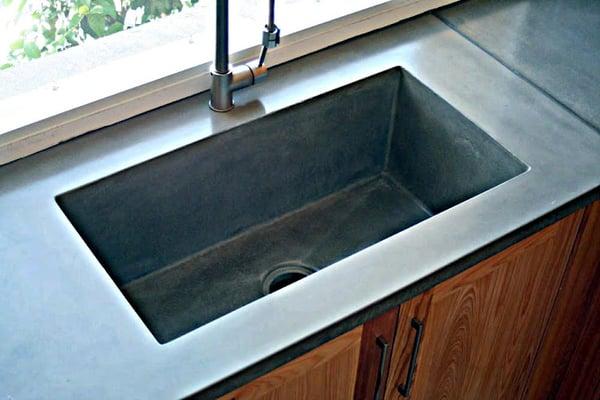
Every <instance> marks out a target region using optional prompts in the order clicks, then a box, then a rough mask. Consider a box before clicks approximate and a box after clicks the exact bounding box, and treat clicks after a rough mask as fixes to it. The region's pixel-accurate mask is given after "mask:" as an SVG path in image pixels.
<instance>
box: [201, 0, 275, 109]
mask: <svg viewBox="0 0 600 400" xmlns="http://www.w3.org/2000/svg"><path fill="white" fill-rule="evenodd" d="M216 22H217V24H216V27H217V31H216V46H215V62H214V64H213V66H212V68H211V71H210V74H211V78H212V84H211V94H210V102H209V107H210V108H211V109H212V110H213V111H217V112H226V111H229V110H231V109H232V108H233V92H234V91H235V90H238V89H241V88H244V87H247V86H251V85H254V84H255V83H256V82H258V81H259V80H261V79H262V78H265V77H266V74H267V67H266V66H265V65H264V63H265V59H266V55H267V50H268V49H270V48H274V47H276V46H277V45H278V44H279V38H280V33H279V28H277V25H275V0H269V21H268V23H267V24H266V25H265V29H264V31H263V38H262V48H261V52H260V56H259V57H258V58H257V59H256V60H253V61H251V62H249V63H247V64H242V65H237V66H234V67H231V66H230V65H229V1H228V0H217V21H216Z"/></svg>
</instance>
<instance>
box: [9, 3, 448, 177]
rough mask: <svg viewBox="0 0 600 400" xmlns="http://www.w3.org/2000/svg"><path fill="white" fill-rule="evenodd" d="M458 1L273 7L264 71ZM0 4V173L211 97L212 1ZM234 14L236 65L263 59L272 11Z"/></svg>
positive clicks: (259, 8) (240, 7)
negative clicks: (274, 29)
mask: <svg viewBox="0 0 600 400" xmlns="http://www.w3.org/2000/svg"><path fill="white" fill-rule="evenodd" d="M454 1H456V0H348V1H340V0H277V2H276V22H277V25H278V26H279V27H280V29H281V31H282V43H281V45H280V46H279V47H278V48H277V49H274V51H271V52H270V53H269V56H268V58H267V64H268V65H270V66H273V65H277V64H279V63H282V62H286V61H289V60H291V59H293V58H296V57H299V56H301V55H303V54H306V53H309V52H313V51H317V50H320V49H322V48H324V47H327V46H330V45H332V44H335V43H338V42H340V41H343V40H346V39H348V38H350V37H353V36H356V35H359V34H362V33H365V32H368V31H370V30H374V29H378V28H381V27H384V26H386V25H390V24H393V23H395V22H398V21H400V20H402V19H405V18H409V17H412V16H414V15H417V14H420V13H422V12H424V11H427V10H429V9H431V8H435V7H440V6H443V5H446V4H449V3H452V2H454ZM0 4H1V6H0V63H1V65H2V66H3V68H5V69H3V70H0V165H1V164H3V163H6V162H9V161H12V160H15V159H18V158H20V157H24V156H26V155H29V154H32V153H34V152H36V151H40V150H42V149H44V148H47V147H49V146H52V145H54V144H57V143H59V142H61V141H64V140H67V139H69V138H72V137H75V136H77V135H80V134H82V133H85V132H89V131H91V130H94V129H98V128H100V127H102V126H106V125H109V124H112V123H115V122H118V121H120V120H122V119H125V118H129V117H131V116H133V115H136V114H139V113H142V112H145V111H148V110H151V109H153V108H156V107H159V106H161V105H164V104H167V103H169V102H172V101H175V100H178V99H181V98H184V97H187V96H190V95H193V94H195V93H198V92H201V91H204V90H207V89H208V87H209V79H208V70H209V67H210V64H211V63H212V58H213V49H214V47H213V46H214V31H213V27H214V15H215V10H214V5H215V0H0ZM229 9H230V10H229V11H230V52H231V53H232V57H231V61H232V62H236V61H244V60H246V59H250V58H253V57H255V56H256V54H257V52H258V45H259V43H260V41H261V32H262V28H263V25H264V23H265V22H266V19H267V13H268V2H267V1H266V0H237V1H236V0H230V7H229ZM148 10H150V11H148ZM15 18H16V20H15ZM145 22H147V23H145ZM32 24H33V25H32ZM33 27H36V28H33ZM69 32H71V34H69ZM63 39H64V41H63Z"/></svg>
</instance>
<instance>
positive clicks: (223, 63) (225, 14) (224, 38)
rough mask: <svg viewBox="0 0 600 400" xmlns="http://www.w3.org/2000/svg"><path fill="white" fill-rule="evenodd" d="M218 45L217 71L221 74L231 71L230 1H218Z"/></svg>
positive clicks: (216, 55) (216, 56)
mask: <svg viewBox="0 0 600 400" xmlns="http://www.w3.org/2000/svg"><path fill="white" fill-rule="evenodd" d="M216 37H217V43H216V54H215V66H214V68H215V70H216V71H217V72H218V73H220V74H225V73H227V72H228V71H229V0H217V31H216Z"/></svg>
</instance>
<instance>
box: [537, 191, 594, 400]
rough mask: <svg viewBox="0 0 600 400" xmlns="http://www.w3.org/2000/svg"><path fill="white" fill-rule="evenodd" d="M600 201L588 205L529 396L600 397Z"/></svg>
mask: <svg viewBox="0 0 600 400" xmlns="http://www.w3.org/2000/svg"><path fill="white" fill-rule="evenodd" d="M599 315H600V201H596V202H595V203H593V204H592V205H590V206H588V208H587V209H586V210H585V213H584V216H583V220H582V223H581V229H580V230H579V234H578V236H577V239H576V243H575V246H574V251H573V253H572V256H571V259H570V261H569V267H568V270H567V273H566V275H565V279H564V280H563V284H562V286H561V289H560V292H559V296H558V298H557V302H556V304H555V307H554V311H553V314H552V318H551V320H550V323H549V326H548V329H547V331H546V336H545V338H544V341H543V343H542V346H541V349H540V352H539V354H538V357H537V360H536V364H535V368H534V369H533V373H532V375H531V383H530V387H529V391H528V393H527V398H528V399H532V400H533V399H548V398H557V397H558V398H564V399H569V398H576V399H600V393H599V392H598V391H600V337H599V335H600V325H599V324H600V321H599V319H598V317H599Z"/></svg>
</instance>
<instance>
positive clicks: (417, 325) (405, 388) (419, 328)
mask: <svg viewBox="0 0 600 400" xmlns="http://www.w3.org/2000/svg"><path fill="white" fill-rule="evenodd" d="M410 326H412V327H413V329H414V330H415V342H414V343H413V348H412V354H411V355H410V364H408V372H407V373H406V382H405V383H404V385H398V391H399V392H400V394H401V395H402V396H404V397H408V396H410V389H411V388H412V384H413V380H414V378H415V369H416V368H417V357H418V356H419V347H420V346H421V339H422V337H423V323H422V322H421V321H419V320H418V319H416V318H413V319H412V321H411V322H410Z"/></svg>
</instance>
